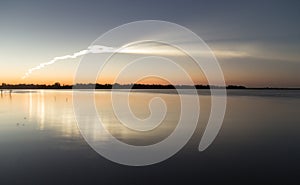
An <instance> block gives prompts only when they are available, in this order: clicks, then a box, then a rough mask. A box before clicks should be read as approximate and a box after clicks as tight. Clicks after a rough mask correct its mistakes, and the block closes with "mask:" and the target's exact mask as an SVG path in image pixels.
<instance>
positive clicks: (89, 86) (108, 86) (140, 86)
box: [0, 82, 300, 90]
mask: <svg viewBox="0 0 300 185" xmlns="http://www.w3.org/2000/svg"><path fill="white" fill-rule="evenodd" d="M194 88H196V89H224V88H226V89H245V90H300V88H288V87H287V88H280V87H279V88H278V87H245V86H241V85H228V86H226V87H221V86H209V85H195V86H192V85H161V84H117V83H116V84H98V83H97V84H92V83H89V84H75V85H61V84H60V83H58V82H57V83H54V84H53V85H46V84H6V83H2V85H0V90H10V89H194Z"/></svg>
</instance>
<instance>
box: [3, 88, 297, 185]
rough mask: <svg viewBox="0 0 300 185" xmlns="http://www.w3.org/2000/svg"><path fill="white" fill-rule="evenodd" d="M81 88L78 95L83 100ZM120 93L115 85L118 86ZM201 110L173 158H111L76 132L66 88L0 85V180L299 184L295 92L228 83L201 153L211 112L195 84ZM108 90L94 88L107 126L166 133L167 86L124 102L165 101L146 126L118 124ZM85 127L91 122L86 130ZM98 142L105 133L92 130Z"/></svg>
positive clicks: (156, 135) (116, 131) (134, 138)
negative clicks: (140, 162) (220, 116)
mask: <svg viewBox="0 0 300 185" xmlns="http://www.w3.org/2000/svg"><path fill="white" fill-rule="evenodd" d="M84 93H88V92H83V95H82V99H83V101H84ZM120 93H121V94H122V92H120ZM199 94H200V95H199V98H200V104H201V115H200V120H199V123H198V127H197V130H196V132H195V133H194V135H193V137H192V139H191V140H190V141H189V142H188V144H187V145H186V146H185V147H184V148H183V149H182V150H181V151H180V152H178V153H177V154H175V155H174V156H173V157H171V158H169V159H168V160H166V161H164V162H161V163H159V164H155V165H151V166H146V167H129V166H124V165H120V164H116V163H113V162H111V161H108V160H107V159H105V158H103V157H101V156H100V155H98V154H97V153H96V152H95V151H94V150H93V149H91V147H90V146H89V145H88V144H87V143H86V142H85V140H84V139H83V137H82V136H81V134H80V132H79V130H78V127H77V124H76V120H75V115H74V111H73V104H72V93H71V91H50V90H44V91H42V90H38V91H33V90H32V91H15V92H13V93H12V94H9V93H7V92H4V93H3V94H2V96H1V98H0V184H57V183H60V184H88V183H91V184H92V183H94V184H100V183H101V184H225V183H231V184H298V183H299V179H298V174H299V171H300V157H299V156H300V148H299V146H300V134H299V133H300V125H299V123H300V115H299V106H300V91H283V90H281V91H279V90H230V91H228V95H229V96H228V102H227V110H226V115H225V119H224V122H223V125H222V129H221V131H220V132H219V134H218V136H217V138H216V139H215V141H214V142H213V144H212V145H211V146H210V147H209V148H208V149H207V150H205V151H204V152H199V151H198V150H197V147H198V144H199V141H200V139H201V136H202V133H203V129H204V128H205V124H206V121H207V119H208V115H209V111H210V96H209V91H206V90H200V91H199ZM108 95H109V91H103V90H99V91H97V93H96V96H95V100H96V107H97V110H98V112H99V115H101V118H102V119H103V120H104V124H105V126H106V128H108V130H109V131H110V132H111V133H112V134H113V135H114V136H115V137H117V138H118V139H119V140H121V141H123V142H126V143H129V144H135V145H147V144H153V143H156V142H159V141H160V140H162V139H164V138H166V137H167V136H168V135H169V134H170V133H171V132H172V131H173V130H174V128H175V122H176V120H177V119H178V112H179V111H180V107H179V106H178V105H179V99H178V96H177V95H176V94H174V92H173V91H172V90H151V91H149V90H135V92H134V93H132V94H131V95H130V105H131V107H132V111H133V112H134V113H135V115H136V116H138V117H139V118H141V119H143V118H146V117H147V116H149V114H150V112H149V109H148V101H149V100H150V99H151V98H153V97H156V96H159V97H161V98H162V99H164V100H165V102H166V105H167V106H168V108H169V112H168V113H167V115H166V117H165V121H164V122H163V123H162V125H160V126H159V127H158V128H157V129H155V130H154V131H153V132H148V133H146V134H144V135H143V134H140V133H137V132H132V131H128V129H126V128H124V127H120V126H119V124H118V121H117V119H116V117H115V116H114V114H113V112H112V108H111V101H110V98H109V96H108ZM91 131H92V129H91ZM95 139H97V140H99V141H101V143H102V144H103V147H104V148H105V147H109V142H110V141H109V139H107V138H105V137H103V136H101V135H97V136H95Z"/></svg>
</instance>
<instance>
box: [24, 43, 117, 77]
mask: <svg viewBox="0 0 300 185" xmlns="http://www.w3.org/2000/svg"><path fill="white" fill-rule="evenodd" d="M114 51H115V49H114V48H112V47H107V46H99V45H94V46H90V47H88V48H87V49H85V50H82V51H79V52H76V53H74V54H72V55H65V56H60V57H55V58H53V59H52V60H50V61H49V62H44V63H41V64H39V65H37V66H35V67H33V68H31V69H29V70H28V71H27V72H26V73H25V75H24V76H23V77H22V79H24V78H26V77H28V76H29V75H30V74H31V73H32V72H33V71H36V70H39V69H42V68H44V67H45V66H48V65H51V64H54V63H55V62H57V61H59V60H65V59H72V58H77V57H79V56H82V55H86V54H89V53H111V52H114Z"/></svg>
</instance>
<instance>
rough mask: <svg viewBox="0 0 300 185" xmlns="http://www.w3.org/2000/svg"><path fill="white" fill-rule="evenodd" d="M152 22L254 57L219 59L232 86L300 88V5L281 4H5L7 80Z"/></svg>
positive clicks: (1, 16)
mask: <svg viewBox="0 0 300 185" xmlns="http://www.w3.org/2000/svg"><path fill="white" fill-rule="evenodd" d="M147 19H151V20H153V19H154V20H164V21H170V22H174V23H177V24H180V25H182V26H185V27H187V28H189V29H191V30H192V31H193V32H195V33H197V34H198V35H199V36H200V37H201V38H202V39H204V40H205V41H206V42H207V44H208V45H209V46H210V47H211V48H212V49H213V50H222V51H223V50H224V51H237V52H243V53H246V54H247V56H245V57H239V58H228V57H222V56H219V57H218V58H219V60H220V63H221V65H222V67H223V70H224V73H225V77H226V80H228V81H229V82H232V83H241V84H245V85H251V86H300V76H299V74H298V71H299V70H298V69H300V61H299V57H300V54H299V53H300V52H299V51H300V24H299V22H300V21H299V20H300V1H275V0H274V1H272V0H270V1H211V0H210V1H208V0H207V1H200V0H199V1H189V0H185V1H183V0H182V1H175V0H173V1H171V0H170V1H167V0H165V1H162V0H161V1H153V0H152V1H145V0H139V1H134V0H132V1H128V0H123V1H121V0H120V1H115V0H109V1H99V0H98V1H96V0H95V1H64V0H61V1H43V0H42V1H33V0H28V1H21V0H20V1H11V0H9V1H1V2H0V25H1V27H0V30H1V34H0V48H1V51H2V52H1V56H0V68H1V73H2V70H3V69H6V70H5V71H9V70H12V69H16V68H18V69H17V70H14V71H15V73H13V74H7V73H5V72H3V73H2V75H1V76H0V78H2V79H7V80H8V81H9V80H14V79H16V78H14V77H13V76H18V77H19V76H20V75H22V74H20V73H23V72H24V71H26V69H27V68H29V67H32V66H33V65H35V64H38V63H40V62H43V61H46V60H49V59H50V58H51V57H54V56H59V55H64V54H66V53H69V52H71V53H72V52H74V51H78V50H81V49H83V48H86V47H87V46H88V45H89V44H90V43H91V42H92V41H93V40H95V39H96V38H97V37H99V36H100V35H101V34H103V33H104V32H106V31H108V30H110V29H112V28H114V27H117V26H119V25H122V24H125V23H128V22H132V21H137V20H147ZM16 53H18V54H16ZM256 78H259V79H261V80H260V81H257V79H256ZM240 79H242V80H240Z"/></svg>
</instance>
